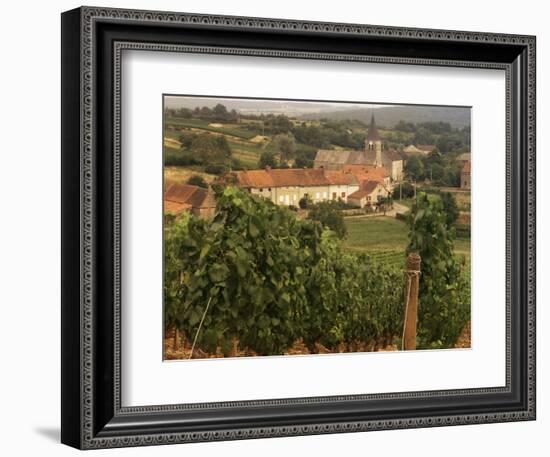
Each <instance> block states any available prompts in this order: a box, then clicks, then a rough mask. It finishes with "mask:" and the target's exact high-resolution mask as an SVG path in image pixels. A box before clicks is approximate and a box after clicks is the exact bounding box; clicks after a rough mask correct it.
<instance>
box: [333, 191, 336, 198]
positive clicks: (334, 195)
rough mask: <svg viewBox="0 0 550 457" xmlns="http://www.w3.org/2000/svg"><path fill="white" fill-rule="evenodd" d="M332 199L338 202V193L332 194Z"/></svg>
mask: <svg viewBox="0 0 550 457" xmlns="http://www.w3.org/2000/svg"><path fill="white" fill-rule="evenodd" d="M332 199H333V200H336V192H333V193H332Z"/></svg>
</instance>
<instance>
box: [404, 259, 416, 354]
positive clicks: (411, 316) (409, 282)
mask: <svg viewBox="0 0 550 457" xmlns="http://www.w3.org/2000/svg"><path fill="white" fill-rule="evenodd" d="M420 262H421V258H420V256H419V255H418V254H417V253H416V252H411V253H410V254H409V255H408V256H407V265H406V270H405V278H406V281H405V319H404V320H403V345H402V349H403V350H405V351H411V350H414V349H416V323H417V320H418V289H419V284H420Z"/></svg>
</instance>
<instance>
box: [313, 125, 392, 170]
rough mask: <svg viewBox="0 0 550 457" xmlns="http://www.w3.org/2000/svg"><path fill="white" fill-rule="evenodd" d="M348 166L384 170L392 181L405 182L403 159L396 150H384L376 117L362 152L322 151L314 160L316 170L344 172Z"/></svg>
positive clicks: (318, 152) (370, 126)
mask: <svg viewBox="0 0 550 457" xmlns="http://www.w3.org/2000/svg"><path fill="white" fill-rule="evenodd" d="M348 165H361V166H371V167H374V168H383V169H384V170H385V171H386V174H387V175H388V177H389V178H390V180H391V181H401V180H403V158H402V157H401V154H399V152H398V151H396V150H395V149H384V148H383V144H382V138H381V137H380V133H379V132H378V127H377V126H376V122H375V120H374V115H373V116H372V118H371V122H370V125H369V129H368V132H367V138H366V139H365V145H364V148H363V149H362V150H349V149H346V150H342V149H339V150H337V149H320V150H319V151H317V154H316V156H315V160H314V166H315V168H324V169H327V170H342V169H343V168H345V167H346V166H348Z"/></svg>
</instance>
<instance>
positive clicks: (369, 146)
mask: <svg viewBox="0 0 550 457" xmlns="http://www.w3.org/2000/svg"><path fill="white" fill-rule="evenodd" d="M365 151H376V157H375V159H374V163H373V165H374V166H375V167H381V166H382V138H381V137H380V133H379V132H378V127H376V121H375V120H374V113H372V115H371V119H370V125H369V130H368V132H367V138H366V139H365Z"/></svg>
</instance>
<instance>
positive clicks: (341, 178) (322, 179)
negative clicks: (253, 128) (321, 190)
mask: <svg viewBox="0 0 550 457" xmlns="http://www.w3.org/2000/svg"><path fill="white" fill-rule="evenodd" d="M235 175H236V177H237V182H238V184H239V185H240V186H241V187H253V188H260V189H261V188H269V187H293V186H298V187H300V186H301V187H306V186H307V187H310V186H328V185H330V184H334V185H340V184H357V180H356V179H355V177H354V176H353V175H352V174H349V173H344V172H342V171H326V170H324V169H323V168H287V169H265V170H244V171H237V172H236V173H235Z"/></svg>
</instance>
